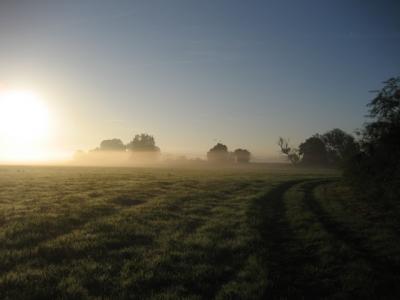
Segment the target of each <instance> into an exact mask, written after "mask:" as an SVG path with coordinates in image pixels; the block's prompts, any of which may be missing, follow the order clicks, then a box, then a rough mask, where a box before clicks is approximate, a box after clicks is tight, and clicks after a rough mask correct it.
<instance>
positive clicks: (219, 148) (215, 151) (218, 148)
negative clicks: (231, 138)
mask: <svg viewBox="0 0 400 300" xmlns="http://www.w3.org/2000/svg"><path fill="white" fill-rule="evenodd" d="M207 159H208V161H210V162H217V163H224V162H229V161H230V160H231V155H230V153H229V152H228V147H227V146H226V145H224V144H221V143H218V144H216V145H215V146H214V147H212V148H211V149H210V151H208V152H207Z"/></svg>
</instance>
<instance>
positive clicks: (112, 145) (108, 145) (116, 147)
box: [97, 139, 126, 151]
mask: <svg viewBox="0 0 400 300" xmlns="http://www.w3.org/2000/svg"><path fill="white" fill-rule="evenodd" d="M125 149H126V147H125V145H124V143H123V142H122V141H121V140H120V139H111V140H104V141H102V142H101V143H100V148H98V149H97V150H98V151H125Z"/></svg>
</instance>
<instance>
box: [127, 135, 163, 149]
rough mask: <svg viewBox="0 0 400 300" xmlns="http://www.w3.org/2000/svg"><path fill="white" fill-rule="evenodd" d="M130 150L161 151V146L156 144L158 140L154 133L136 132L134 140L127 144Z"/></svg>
mask: <svg viewBox="0 0 400 300" xmlns="http://www.w3.org/2000/svg"><path fill="white" fill-rule="evenodd" d="M126 147H127V149H128V150H130V151H137V152H159V151H160V148H158V147H157V146H156V142H155V140H154V137H153V136H152V135H149V134H147V133H142V134H136V135H135V137H134V138H133V140H132V141H131V142H130V143H129V144H128V145H126Z"/></svg>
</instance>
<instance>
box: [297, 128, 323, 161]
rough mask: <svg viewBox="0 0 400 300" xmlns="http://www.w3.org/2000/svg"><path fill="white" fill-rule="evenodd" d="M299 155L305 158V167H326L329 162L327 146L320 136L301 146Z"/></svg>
mask: <svg viewBox="0 0 400 300" xmlns="http://www.w3.org/2000/svg"><path fill="white" fill-rule="evenodd" d="M299 154H300V155H302V157H303V158H302V160H301V162H302V164H304V165H326V164H327V162H328V159H327V151H326V148H325V144H324V142H323V141H322V138H321V136H320V135H318V134H316V135H314V136H312V137H310V138H308V139H306V140H305V142H304V143H301V144H300V146H299Z"/></svg>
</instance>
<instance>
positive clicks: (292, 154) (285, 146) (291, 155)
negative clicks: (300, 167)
mask: <svg viewBox="0 0 400 300" xmlns="http://www.w3.org/2000/svg"><path fill="white" fill-rule="evenodd" d="M278 146H279V148H281V153H282V154H284V155H286V156H287V158H288V160H289V161H290V162H291V163H292V164H294V165H296V164H297V163H299V161H300V154H299V150H298V149H296V148H292V147H290V146H289V139H285V138H283V137H279V140H278Z"/></svg>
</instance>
